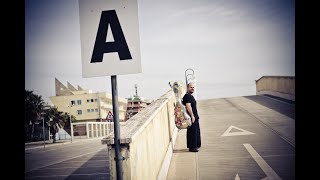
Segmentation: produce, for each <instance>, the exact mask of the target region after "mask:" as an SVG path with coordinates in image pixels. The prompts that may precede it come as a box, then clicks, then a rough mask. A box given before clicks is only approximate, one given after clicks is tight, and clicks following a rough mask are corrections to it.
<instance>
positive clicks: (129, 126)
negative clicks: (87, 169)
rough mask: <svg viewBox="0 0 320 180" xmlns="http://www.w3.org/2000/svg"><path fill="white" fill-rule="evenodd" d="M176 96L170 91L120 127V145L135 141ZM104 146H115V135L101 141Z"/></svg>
mask: <svg viewBox="0 0 320 180" xmlns="http://www.w3.org/2000/svg"><path fill="white" fill-rule="evenodd" d="M173 95H174V94H173V92H172V91H168V92H167V93H166V94H165V95H163V96H161V97H160V98H159V99H157V100H156V101H154V102H153V103H151V104H150V105H148V106H147V107H146V108H145V109H143V110H142V111H141V112H139V113H137V114H136V115H134V116H133V117H132V118H130V119H129V120H128V121H127V122H126V123H124V124H123V125H120V144H129V143H131V142H132V141H133V139H134V138H135V137H136V135H137V134H139V133H140V132H141V131H143V129H144V128H145V127H146V126H147V125H148V123H149V122H150V121H151V120H152V119H153V118H154V116H155V115H156V114H157V113H158V112H159V111H160V110H161V109H162V107H163V106H164V105H166V103H167V102H168V99H169V98H170V97H172V96H173ZM101 143H102V144H108V145H110V144H114V134H113V133H111V134H109V135H108V136H107V137H105V138H103V139H102V140H101Z"/></svg>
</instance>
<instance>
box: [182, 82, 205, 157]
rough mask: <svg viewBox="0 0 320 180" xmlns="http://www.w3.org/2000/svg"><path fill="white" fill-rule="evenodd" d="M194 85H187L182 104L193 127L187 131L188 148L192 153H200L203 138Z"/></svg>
mask: <svg viewBox="0 0 320 180" xmlns="http://www.w3.org/2000/svg"><path fill="white" fill-rule="evenodd" d="M194 88H195V87H194V83H192V82H191V83H189V84H188V85H187V93H186V94H185V95H184V96H183V99H182V103H183V105H185V106H186V109H187V112H188V114H189V115H190V117H191V121H192V125H191V126H190V127H189V128H188V129H187V148H189V151H190V152H198V151H199V150H198V148H200V147H201V136H200V126H199V115H198V111H197V101H196V100H195V98H194V97H193V95H192V94H193V93H194Z"/></svg>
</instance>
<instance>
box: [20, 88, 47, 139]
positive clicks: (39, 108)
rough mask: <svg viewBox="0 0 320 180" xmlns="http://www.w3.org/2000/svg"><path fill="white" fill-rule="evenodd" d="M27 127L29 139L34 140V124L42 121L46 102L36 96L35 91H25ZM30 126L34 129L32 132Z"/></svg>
mask: <svg viewBox="0 0 320 180" xmlns="http://www.w3.org/2000/svg"><path fill="white" fill-rule="evenodd" d="M24 103H25V127H26V132H25V134H26V135H27V139H29V140H32V139H33V133H34V124H35V123H36V122H38V121H39V120H41V113H42V112H43V107H44V101H43V99H42V97H41V96H39V95H36V94H34V93H33V91H29V90H25V102H24ZM30 125H31V127H32V129H31V131H30Z"/></svg>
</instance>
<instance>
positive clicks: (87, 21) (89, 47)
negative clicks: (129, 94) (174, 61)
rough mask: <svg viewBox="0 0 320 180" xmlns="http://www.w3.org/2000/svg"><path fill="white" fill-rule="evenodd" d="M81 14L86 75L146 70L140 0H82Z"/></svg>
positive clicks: (106, 74)
mask: <svg viewBox="0 0 320 180" xmlns="http://www.w3.org/2000/svg"><path fill="white" fill-rule="evenodd" d="M79 17H80V40H81V60H82V76H83V77H96V76H108V75H110V76H111V75H121V74H134V73H141V72H142V70H141V60H140V59H141V58H140V40H139V39H140V38H139V24H138V3H137V0H129V1H124V0H79ZM110 39H113V40H112V41H110Z"/></svg>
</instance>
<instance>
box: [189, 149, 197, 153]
mask: <svg viewBox="0 0 320 180" xmlns="http://www.w3.org/2000/svg"><path fill="white" fill-rule="evenodd" d="M189 151H190V152H198V151H199V150H198V149H195V148H190V149H189Z"/></svg>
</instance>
